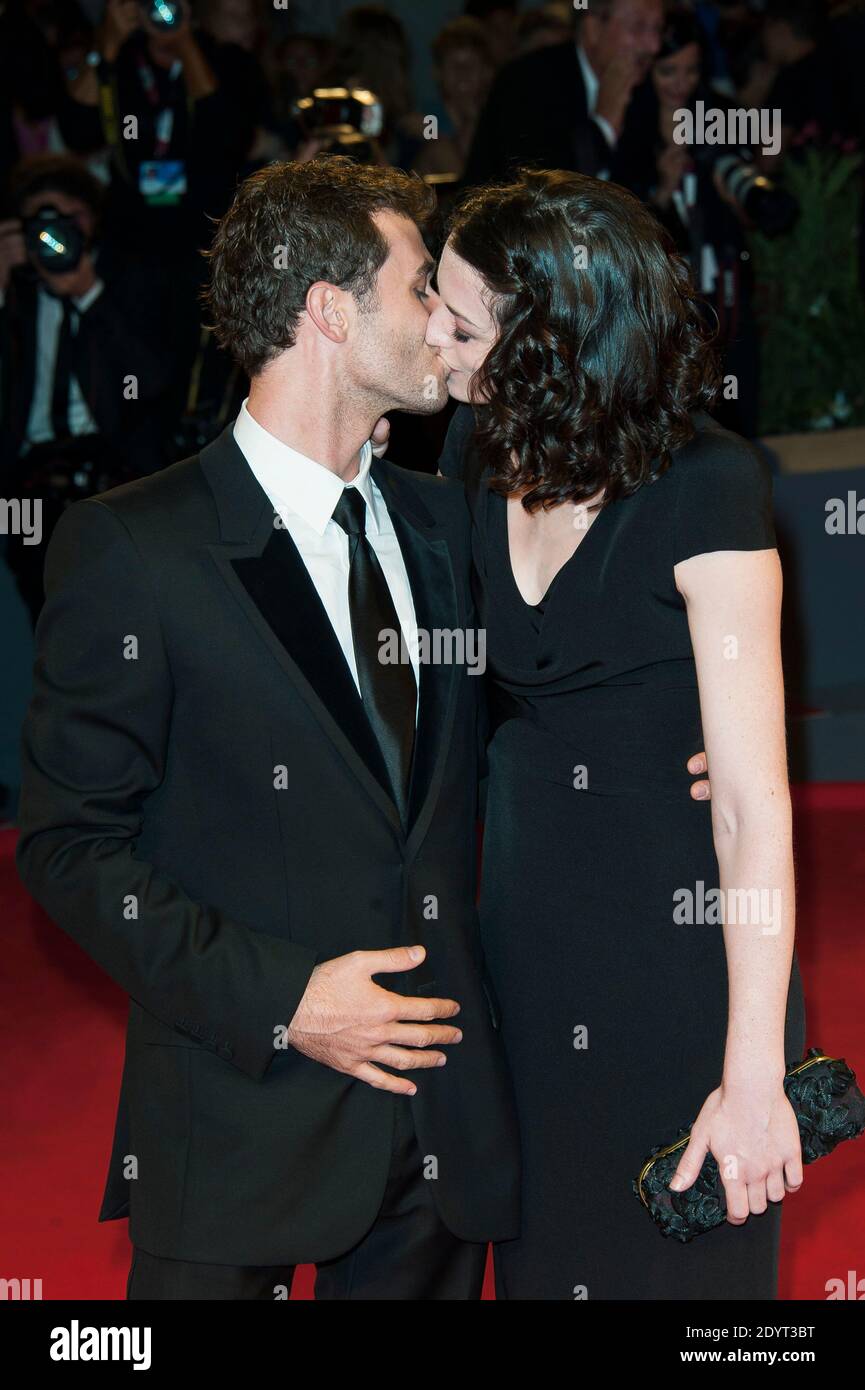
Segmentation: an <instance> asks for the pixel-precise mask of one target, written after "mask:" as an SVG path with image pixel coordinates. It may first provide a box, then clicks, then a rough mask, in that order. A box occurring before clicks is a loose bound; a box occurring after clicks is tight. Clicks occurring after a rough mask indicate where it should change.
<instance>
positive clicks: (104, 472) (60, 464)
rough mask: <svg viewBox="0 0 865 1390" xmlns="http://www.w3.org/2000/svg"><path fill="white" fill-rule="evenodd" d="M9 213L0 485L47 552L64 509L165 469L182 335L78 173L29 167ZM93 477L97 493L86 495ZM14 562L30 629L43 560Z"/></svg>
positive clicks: (16, 552) (16, 185)
mask: <svg viewBox="0 0 865 1390" xmlns="http://www.w3.org/2000/svg"><path fill="white" fill-rule="evenodd" d="M12 200H13V202H12V212H13V213H14V216H12V217H10V218H5V219H3V220H2V221H0V363H2V372H0V480H2V483H3V491H4V495H6V496H10V495H21V494H22V493H23V494H25V495H28V496H38V497H40V498H41V500H42V503H43V512H44V513H45V514H46V523H47V524H43V533H44V534H45V538H46V539H47V536H48V535H49V534H50V531H51V529H52V527H53V525H54V522H55V521H56V518H57V516H58V515H59V514H60V512H61V511H62V509H63V506H64V505H65V504H66V502H67V501H69V500H74V498H75V497H76V496H81V495H83V494H84V493H85V491H101V490H103V489H104V488H106V487H109V486H111V485H112V484H113V483H116V482H120V481H123V480H125V479H126V478H129V477H135V476H138V475H140V474H142V473H148V472H152V471H154V470H155V469H157V468H159V467H161V466H162V465H163V464H164V463H165V462H167V456H166V454H165V450H164V437H165V435H166V433H167V430H168V424H169V421H170V418H171V413H172V411H171V400H172V383H173V382H175V381H176V380H177V379H178V371H177V367H178V360H179V359H178V355H177V351H176V348H177V345H178V343H179V342H180V341H181V340H182V335H181V333H180V332H179V330H178V322H177V320H178V314H177V308H178V306H177V303H176V295H175V297H174V302H173V303H172V302H171V287H170V285H169V283H168V282H167V280H166V279H164V278H163V277H162V276H161V275H160V274H159V273H158V272H157V270H156V269H155V268H150V269H147V270H145V269H144V268H143V267H142V266H141V264H140V262H139V261H138V260H137V259H136V258H135V257H130V256H129V255H128V254H127V253H126V251H125V249H124V247H123V246H122V245H121V244H118V243H117V242H116V241H113V240H111V239H110V238H107V239H106V238H105V237H103V236H102V234H101V213H102V207H103V190H102V187H101V185H100V184H99V183H98V181H97V180H96V179H95V178H94V176H93V175H92V174H91V173H90V171H89V170H88V169H87V168H86V167H85V166H84V165H83V164H82V163H80V161H78V160H77V159H75V158H73V157H72V156H69V155H38V156H35V157H33V158H32V159H29V160H26V161H23V162H22V163H21V164H19V165H18V166H17V168H16V170H15V173H14V175H13V179H12ZM40 218H41V220H40ZM72 229H75V231H77V234H78V238H79V244H77V245H76V247H75V250H74V251H73V249H72V245H71V243H70V244H65V243H64V237H66V236H70V235H74V234H75V233H74V232H73V230H72ZM40 241H41V243H42V244H40ZM46 241H48V242H49V243H50V245H51V246H53V248H54V249H53V250H52V249H47V250H46V247H45V245H44V243H45V242H46ZM58 252H59V253H60V254H59V255H58V254H57V253H58ZM52 256H53V258H54V259H53V260H52ZM73 256H75V257H76V259H75V260H74V264H70V263H69V262H70V261H71V260H72V258H73ZM55 261H56V262H57V263H56V264H55V263H54V262H55ZM187 336H188V335H187ZM177 405H178V406H179V402H178V403H177ZM91 472H92V474H93V475H94V477H98V476H102V477H105V478H106V479H107V481H105V482H103V483H102V486H101V488H100V487H94V486H92V485H91V486H90V487H89V488H88V487H87V485H86V483H85V481H84V476H85V475H86V474H88V473H91ZM76 478H77V479H79V481H78V482H76V481H75V479H76ZM43 553H44V552H43ZM8 558H9V563H10V566H11V567H12V568H13V570H14V572H15V574H16V578H17V580H18V585H19V589H20V590H21V593H22V596H23V598H24V599H25V602H26V603H27V604H28V606H29V608H30V612H31V616H32V618H33V621H34V623H35V620H36V617H37V615H38V613H39V609H40V607H41V605H42V597H43V595H42V573H41V571H42V554H40V552H39V551H38V550H37V549H36V547H32V546H26V545H21V544H20V543H19V541H18V538H17V537H10V546H9V555H8Z"/></svg>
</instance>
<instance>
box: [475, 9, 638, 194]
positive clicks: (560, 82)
mask: <svg viewBox="0 0 865 1390" xmlns="http://www.w3.org/2000/svg"><path fill="white" fill-rule="evenodd" d="M663 14H664V7H663V0H590V3H589V4H588V6H587V7H585V8H582V9H576V10H575V11H574V17H575V24H576V34H575V40H570V39H569V40H568V42H567V43H557V44H551V45H549V46H547V47H544V48H540V49H538V50H536V51H535V52H532V53H527V54H524V55H523V56H522V57H519V58H517V59H515V60H514V61H513V62H511V63H508V64H506V65H505V67H503V68H502V69H501V70H500V71H499V73H498V75H497V77H496V79H495V82H494V83H493V86H492V90H491V91H490V94H489V97H488V98H487V103H486V106H485V108H484V110H483V112H482V114H481V117H480V120H479V122H478V128H477V130H476V132H475V137H474V141H473V144H472V148H471V151H470V153H469V157H468V161H467V164H466V168H465V171H464V174H463V183H464V184H466V185H467V186H474V185H475V184H480V183H486V182H489V181H490V180H493V179H496V180H497V179H504V178H506V177H507V176H508V174H509V173H510V172H511V171H512V169H513V167H514V166H515V165H517V164H520V163H531V164H536V165H538V166H540V167H542V168H545V169H573V170H575V171H577V172H578V173H581V174H589V175H591V176H592V177H594V178H602V177H607V176H609V172H610V167H611V161H612V156H613V154H614V152H615V149H616V146H617V143H618V140H619V138H620V137H621V135H622V132H623V130H624V128H625V122H626V120H634V121H638V120H639V102H638V99H635V98H636V94H637V93H638V92H639V90H640V86H641V84H642V83H643V82H644V81H645V79H646V78H647V77H648V74H649V69H650V67H651V64H652V58H653V57H654V55H655V54H656V53H657V52H658V49H659V47H660V43H661V31H662V27H663Z"/></svg>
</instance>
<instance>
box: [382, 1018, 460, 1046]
mask: <svg viewBox="0 0 865 1390" xmlns="http://www.w3.org/2000/svg"><path fill="white" fill-rule="evenodd" d="M385 1027H386V1028H387V1037H386V1039H385V1041H386V1042H389V1043H398V1044H399V1045H400V1047H441V1046H443V1045H444V1044H447V1043H458V1042H461V1041H462V1036H463V1035H462V1033H461V1032H460V1030H459V1028H449V1027H447V1025H443V1024H427V1025H426V1026H421V1025H420V1024H418V1023H392V1024H391V1025H390V1026H389V1027H388V1026H387V1025H385Z"/></svg>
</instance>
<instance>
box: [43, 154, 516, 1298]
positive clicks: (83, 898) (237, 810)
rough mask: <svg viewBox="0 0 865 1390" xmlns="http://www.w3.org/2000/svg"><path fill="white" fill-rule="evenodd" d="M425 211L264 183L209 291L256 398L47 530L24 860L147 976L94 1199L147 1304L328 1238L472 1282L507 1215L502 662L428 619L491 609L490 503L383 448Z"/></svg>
mask: <svg viewBox="0 0 865 1390" xmlns="http://www.w3.org/2000/svg"><path fill="white" fill-rule="evenodd" d="M431 203H432V196H431V195H430V194H429V191H428V190H427V189H426V188H425V186H424V185H422V184H421V183H420V182H419V181H418V180H412V179H410V178H409V177H408V176H406V175H404V174H401V173H399V172H398V171H394V170H391V169H384V168H371V167H361V166H358V165H356V164H354V163H352V162H351V161H348V160H346V159H344V158H339V157H329V158H320V159H319V160H316V161H314V162H313V163H310V164H305V165H296V164H273V165H269V166H267V167H266V168H264V169H262V170H260V171H259V172H258V173H256V174H255V175H253V176H252V177H251V178H250V179H248V180H247V181H246V182H245V183H244V184H243V185H242V186H241V188H240V190H239V193H238V196H237V198H236V200H235V203H234V205H233V207H232V208H231V210H230V211H229V212H228V214H227V215H226V217H225V218H224V219H223V221H222V223H221V224H220V227H219V229H218V232H217V235H216V238H215V242H214V249H213V253H212V264H211V285H210V289H209V291H208V307H209V311H210V316H211V319H212V326H213V328H214V331H215V332H216V335H217V337H218V339H219V341H220V342H221V343H222V345H223V346H227V347H229V348H230V349H231V351H232V353H233V354H234V356H235V358H236V359H237V361H238V362H239V363H240V365H241V366H242V367H243V368H244V370H245V371H246V372H247V374H248V376H249V378H250V381H251V387H250V393H249V397H248V399H247V400H246V401H245V402H244V405H243V408H242V409H241V411H240V414H239V416H238V418H237V420H236V421H235V422H234V423H233V425H231V426H229V427H228V428H227V429H226V430H225V431H224V433H223V434H222V435H220V437H219V438H218V439H217V440H216V441H215V442H214V443H212V444H211V445H209V446H208V447H207V448H205V449H204V450H203V451H202V452H201V454H200V455H197V456H195V457H192V458H188V459H184V460H182V461H181V462H179V463H177V464H174V465H173V466H171V467H169V468H167V469H165V470H163V471H162V472H160V473H158V474H155V475H153V476H150V477H147V478H143V479H139V480H136V481H134V482H131V483H127V484H124V485H123V486H121V487H117V488H113V489H111V490H110V491H108V492H104V493H102V494H100V495H99V496H98V497H95V498H89V499H87V500H85V501H80V502H78V503H75V504H74V505H73V506H71V507H70V508H68V509H67V511H66V512H65V513H64V514H63V516H62V517H61V519H60V521H59V523H58V525H57V528H56V530H55V533H54V536H53V537H52V540H51V543H50V546H49V549H48V553H47V556H46V565H45V585H46V602H45V606H44V608H43V610H42V613H41V615H40V619H39V624H38V628H37V647H38V655H37V662H36V668H35V677H34V678H35V687H34V694H33V699H32V704H31V707H30V710H29V712H28V716H27V719H26V723H25V727H24V733H23V747H22V751H23V762H24V777H23V790H22V797H21V808H20V821H21V836H20V840H19V847H18V866H19V869H20V873H21V877H22V879H23V881H24V883H25V885H26V886H27V888H28V889H29V890H30V891H31V892H32V894H33V895H34V897H35V898H37V900H38V901H39V902H40V903H41V904H42V905H43V906H44V908H45V909H46V911H47V912H48V913H49V914H50V915H51V916H52V918H53V919H54V920H55V921H56V922H57V923H58V924H59V925H60V926H61V927H62V928H64V930H66V931H67V932H68V933H69V934H70V935H71V936H72V937H73V938H74V939H75V940H77V941H78V942H79V943H80V944H81V946H82V947H83V948H84V949H85V950H86V951H87V952H88V953H89V954H90V955H91V956H92V957H93V958H94V959H95V960H96V961H97V962H98V963H99V964H100V965H101V966H102V967H103V968H104V969H105V970H106V971H107V972H108V973H109V974H110V975H111V976H112V978H113V979H115V980H116V981H117V982H118V983H119V984H121V985H122V986H123V988H124V989H125V990H126V991H127V992H128V993H129V995H130V1012H129V1021H128V1031H127V1043H126V1057H125V1065H124V1070H123V1078H122V1085H121V1094H120V1103H119V1109H118V1115H117V1123H116V1129H115V1136H114V1147H113V1152H112V1156H111V1162H110V1168H109V1173H108V1180H107V1185H106V1188H105V1192H104V1197H103V1202H102V1208H101V1212H100V1220H104V1221H107V1220H115V1219H118V1218H121V1217H124V1216H126V1215H128V1216H129V1218H130V1236H131V1239H132V1242H133V1245H134V1247H135V1250H134V1255H133V1262H132V1267H131V1269H130V1277H129V1283H128V1288H127V1296H128V1297H129V1298H133V1299H148V1298H157V1299H163V1298H171V1299H187V1298H205V1299H235V1298H241V1299H243V1298H259V1299H266V1298H273V1297H278V1296H280V1294H281V1293H282V1291H284V1290H285V1289H287V1288H289V1287H290V1284H291V1279H292V1275H293V1270H294V1266H295V1265H296V1264H297V1263H299V1262H307V1261H314V1262H315V1263H316V1264H317V1265H318V1275H317V1282H316V1296H317V1297H318V1298H334V1299H343V1298H354V1299H371V1298H373V1299H378V1298H381V1299H415V1298H424V1299H426V1298H444V1299H474V1298H477V1297H479V1295H480V1288H481V1282H482V1277H483V1269H484V1261H485V1253H486V1243H487V1242H488V1241H490V1240H493V1239H494V1240H506V1239H509V1238H510V1237H512V1236H515V1235H516V1234H517V1233H518V1230H519V1209H518V1170H519V1147H518V1136H517V1127H516V1119H515V1112H514V1109H513V1104H512V1093H511V1084H510V1079H509V1076H508V1072H507V1069H506V1064H505V1059H504V1055H503V1051H502V1048H501V1043H500V1038H499V1033H498V1016H497V1007H496V1001H495V998H494V994H493V992H492V990H491V988H490V984H489V981H488V979H487V977H486V972H485V969H484V962H483V956H482V951H481V947H480V942H479V934H478V924H477V917H476V912H475V907H474V899H475V837H474V826H475V813H476V795H477V791H476V788H477V782H476V757H477V722H478V710H479V691H478V687H479V685H480V681H479V680H478V679H477V670H476V669H475V670H474V672H473V669H472V667H471V666H469V665H468V664H466V663H462V664H460V663H459V662H458V661H453V662H448V661H441V662H439V664H433V663H432V662H429V661H424V660H423V643H422V642H421V644H420V646H418V643H417V642H416V641H415V633H418V634H427V635H428V636H429V635H433V636H434V635H435V634H436V633H454V634H459V633H460V632H463V633H465V632H466V631H471V629H472V627H473V625H474V612H473V609H472V601H471V596H470V587H469V565H470V552H469V519H468V513H467V510H466V507H465V503H464V499H463V495H462V491H461V489H460V488H459V487H458V486H457V485H455V484H450V483H448V482H445V481H444V480H442V479H437V478H432V477H428V476H426V475H424V474H419V473H413V472H409V471H406V470H403V469H400V468H398V467H396V466H395V465H394V464H392V463H390V462H388V461H386V460H385V459H373V458H372V449H371V446H370V442H369V441H370V435H371V434H372V431H373V426H374V424H375V422H376V420H377V419H378V418H379V416H380V415H382V414H383V412H385V411H386V410H388V409H392V408H395V407H396V408H401V409H404V410H409V411H415V412H419V413H426V412H429V413H431V412H433V411H436V410H439V409H440V408H441V407H442V405H443V403H444V399H445V394H446V386H445V380H446V369H445V368H444V366H443V364H442V362H441V360H440V358H439V356H438V352H437V350H436V349H432V348H430V347H428V346H427V345H426V343H425V341H424V339H425V333H426V328H427V310H426V308H425V304H424V298H425V295H426V293H427V289H428V280H429V276H430V273H431V271H432V270H433V263H432V261H431V260H430V258H429V254H428V252H427V250H426V248H425V246H424V243H423V241H422V238H421V234H420V231H419V225H421V224H422V222H423V220H424V218H425V216H426V215H427V214H428V213H429V212H430V211H431ZM388 632H390V633H394V632H401V633H402V635H403V636H404V638H405V641H406V647H407V655H408V656H409V657H410V659H407V660H404V661H399V662H393V661H390V662H388V661H383V660H382V659H381V653H382V635H383V634H385V633H388ZM429 649H430V650H432V651H435V650H437V649H438V648H437V647H436V645H435V643H434V642H431V643H430V648H429ZM452 650H456V651H457V653H458V652H459V648H458V647H457V648H455V649H452ZM374 977H377V978H374Z"/></svg>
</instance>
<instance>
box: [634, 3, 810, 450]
mask: <svg viewBox="0 0 865 1390" xmlns="http://www.w3.org/2000/svg"><path fill="white" fill-rule="evenodd" d="M708 67H709V64H708V51H707V44H706V39H705V36H704V33H703V30H702V28H701V26H700V24H699V22H698V21H697V19H696V18H695V16H694V15H693V14H692V13H691V11H690V10H687V9H684V8H675V9H672V10H670V11H669V12H668V14H667V17H666V20H665V24H664V30H663V34H662V38H661V46H660V50H659V52H658V54H657V57H656V58H655V61H654V63H653V65H652V70H651V76H650V80H649V82H647V84H646V87H645V90H644V91H643V92H642V93H641V96H640V111H641V120H640V121H639V122H635V123H634V124H633V125H632V126H630V127H629V129H628V130H627V132H626V133H625V135H624V136H623V138H622V140H621V141H620V143H619V146H618V149H617V150H616V153H615V156H614V158H613V162H612V178H613V180H614V181H615V182H616V183H619V184H621V185H622V186H623V187H625V188H628V189H630V190H631V192H632V193H635V194H636V195H637V197H639V198H641V199H642V200H643V201H644V202H646V203H647V204H648V205H649V207H651V209H652V211H653V212H654V214H655V216H656V217H657V219H658V221H660V222H661V223H662V224H663V225H664V226H665V227H666V228H667V230H668V231H669V232H670V234H671V235H672V237H673V239H674V241H675V243H676V246H677V248H678V250H679V251H680V252H681V253H682V254H683V255H685V256H686V257H688V259H689V260H690V262H691V267H692V271H693V275H694V279H695V282H696V284H697V285H698V287H699V289H700V290H701V293H702V295H703V297H704V299H705V301H706V303H707V304H708V306H710V307H709V308H708V309H707V310H706V313H707V317H708V319H709V321H710V322H712V323H713V325H714V319H717V326H718V341H717V346H718V350H719V352H720V353H721V354H722V359H723V365H724V371H725V373H726V374H727V375H730V376H734V377H735V378H736V382H737V393H738V394H737V396H736V398H735V399H729V400H728V399H719V400H718V402H717V403H716V406H715V416H716V418H717V419H718V420H719V421H720V422H721V423H722V424H723V425H725V426H726V428H727V429H732V430H735V431H736V432H737V433H739V434H742V435H744V436H746V437H750V438H753V437H754V436H755V435H756V434H757V432H758V403H759V380H760V352H759V336H758V329H757V323H756V318H755V311H754V294H755V290H754V276H753V269H752V265H751V261H750V257H749V255H748V251H747V243H746V229H747V228H748V227H749V226H755V227H758V228H760V230H762V231H764V232H766V233H767V234H769V235H773V234H776V233H780V232H783V231H785V230H786V229H787V228H788V227H789V226H790V225H791V224H792V222H793V220H794V219H795V217H796V215H797V207H796V204H795V200H793V199H792V198H791V196H790V195H789V194H788V193H787V192H786V191H784V190H783V189H781V188H779V187H777V186H776V185H775V184H773V183H772V181H771V179H768V178H766V177H765V176H763V175H762V173H761V170H760V168H759V166H758V163H757V162H756V159H755V156H754V151H753V150H751V149H749V148H747V147H745V146H739V145H734V144H708V143H705V144H704V143H691V144H684V143H681V142H680V140H679V139H677V133H678V132H679V131H680V129H681V118H682V113H683V112H686V111H694V110H695V108H696V107H697V104H698V102H702V103H703V105H704V108H705V109H712V110H722V111H723V110H726V109H727V108H729V107H731V106H735V105H736V103H735V101H733V100H732V99H730V98H728V97H726V96H725V95H724V94H723V93H722V92H720V91H718V90H717V89H716V88H714V87H713V86H711V84H710V82H709V80H708ZM713 315H714V318H713Z"/></svg>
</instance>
